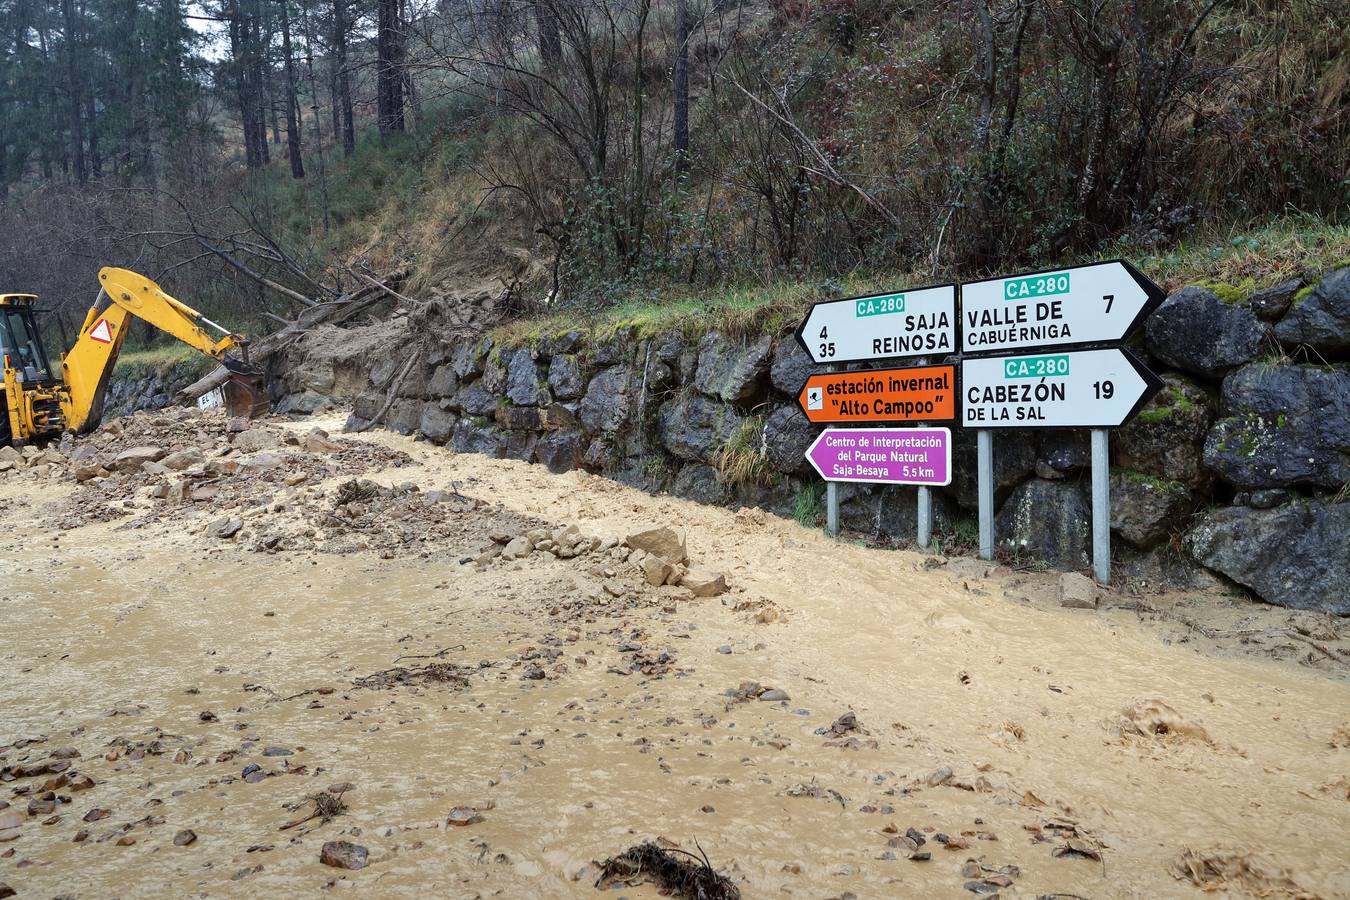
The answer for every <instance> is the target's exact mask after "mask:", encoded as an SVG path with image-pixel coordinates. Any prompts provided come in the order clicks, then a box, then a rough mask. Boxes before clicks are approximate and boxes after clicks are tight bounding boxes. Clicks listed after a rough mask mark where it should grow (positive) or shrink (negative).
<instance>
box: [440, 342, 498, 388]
mask: <svg viewBox="0 0 1350 900" xmlns="http://www.w3.org/2000/svg"><path fill="white" fill-rule="evenodd" d="M491 346H492V339H491V338H487V339H485V340H482V341H479V342H477V343H470V342H467V341H466V342H464V343H459V344H456V345H455V349H454V352H453V353H451V354H450V367H451V368H452V369H454V371H455V375H456V376H457V377H459V378H460V379H461V380H464V379H468V378H477V377H478V376H479V375H481V374H483V359H484V358H485V357H486V356H487V352H488V349H489V348H490V347H491Z"/></svg>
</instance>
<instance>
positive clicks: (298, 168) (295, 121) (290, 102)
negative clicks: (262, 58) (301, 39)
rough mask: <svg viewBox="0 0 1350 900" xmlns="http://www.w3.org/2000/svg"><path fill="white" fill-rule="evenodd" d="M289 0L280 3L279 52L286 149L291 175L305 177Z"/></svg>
mask: <svg viewBox="0 0 1350 900" xmlns="http://www.w3.org/2000/svg"><path fill="white" fill-rule="evenodd" d="M288 2H289V0H282V4H281V53H282V56H283V57H284V60H283V65H284V67H285V72H286V149H287V151H288V152H289V154H290V158H291V177H292V178H304V177H305V163H304V160H302V159H301V158H300V121H299V116H300V102H299V100H298V99H297V98H296V95H295V94H296V91H295V60H294V58H292V56H291V11H290V9H289V8H288Z"/></svg>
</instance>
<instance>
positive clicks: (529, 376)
mask: <svg viewBox="0 0 1350 900" xmlns="http://www.w3.org/2000/svg"><path fill="white" fill-rule="evenodd" d="M506 397H507V399H509V400H510V401H511V402H512V403H514V404H516V405H517V406H547V405H548V404H550V403H552V402H553V398H552V397H551V396H550V395H549V392H548V385H547V383H546V382H544V381H543V380H542V379H541V378H540V377H539V367H538V366H536V365H535V363H534V354H533V353H532V352H531V351H530V350H529V348H527V347H521V348H519V349H517V350H514V351H512V353H511V355H510V358H509V359H508V360H507V362H506Z"/></svg>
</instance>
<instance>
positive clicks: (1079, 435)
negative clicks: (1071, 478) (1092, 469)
mask: <svg viewBox="0 0 1350 900" xmlns="http://www.w3.org/2000/svg"><path fill="white" fill-rule="evenodd" d="M1039 437H1040V441H1039V448H1038V451H1037V456H1036V474H1037V475H1040V476H1041V477H1042V478H1063V477H1064V476H1065V475H1067V474H1070V473H1073V472H1077V471H1079V470H1081V469H1086V468H1088V467H1089V466H1090V465H1092V440H1091V437H1090V435H1089V432H1088V431H1087V430H1086V429H1083V428H1051V429H1047V430H1046V431H1043V432H1041V433H1040V435H1039Z"/></svg>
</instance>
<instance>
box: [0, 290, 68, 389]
mask: <svg viewBox="0 0 1350 900" xmlns="http://www.w3.org/2000/svg"><path fill="white" fill-rule="evenodd" d="M36 302H37V297H35V296H34V295H32V294H0V354H3V355H4V356H6V357H7V359H6V360H5V365H6V366H8V367H12V368H13V369H14V370H15V372H17V373H18V376H19V380H20V381H21V382H23V383H24V384H44V383H46V382H51V381H54V380H55V377H54V376H53V374H52V367H51V363H50V362H48V360H47V351H46V350H45V349H43V347H42V337H41V335H39V334H38V329H37V320H36V317H35V316H34V315H33V305H34V304H35V303H36Z"/></svg>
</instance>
